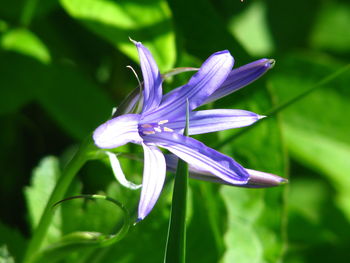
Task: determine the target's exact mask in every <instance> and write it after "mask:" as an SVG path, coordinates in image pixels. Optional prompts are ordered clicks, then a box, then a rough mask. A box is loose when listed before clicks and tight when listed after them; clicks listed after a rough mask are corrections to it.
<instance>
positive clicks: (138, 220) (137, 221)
mask: <svg viewBox="0 0 350 263" xmlns="http://www.w3.org/2000/svg"><path fill="white" fill-rule="evenodd" d="M142 220H143V218H140V217H139V218H137V219H136V221H135V223H134V224H133V225H134V226H136V225H137V224H138V223H139V222H140V221H142Z"/></svg>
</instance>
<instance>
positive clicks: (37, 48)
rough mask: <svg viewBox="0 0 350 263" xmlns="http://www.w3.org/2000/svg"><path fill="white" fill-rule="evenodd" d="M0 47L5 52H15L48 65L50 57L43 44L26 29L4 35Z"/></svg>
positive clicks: (11, 31)
mask: <svg viewBox="0 0 350 263" xmlns="http://www.w3.org/2000/svg"><path fill="white" fill-rule="evenodd" d="M0 47H1V48H2V49H4V50H7V51H15V52H18V53H21V54H23V55H26V56H31V57H33V58H35V59H37V60H39V61H40V62H42V63H45V64H47V63H50V61H51V56H50V52H49V50H48V48H47V47H46V46H45V44H44V43H43V42H42V41H41V40H40V39H39V38H38V37H37V36H36V35H35V34H34V33H32V32H30V31H29V30H27V29H22V28H18V29H12V30H10V31H7V32H6V33H4V34H3V35H2V37H1V39H0Z"/></svg>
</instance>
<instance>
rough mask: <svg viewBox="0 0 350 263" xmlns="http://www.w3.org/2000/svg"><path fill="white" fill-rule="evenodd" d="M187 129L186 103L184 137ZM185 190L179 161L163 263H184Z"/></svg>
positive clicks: (185, 176) (184, 170)
mask: <svg viewBox="0 0 350 263" xmlns="http://www.w3.org/2000/svg"><path fill="white" fill-rule="evenodd" d="M188 127H189V109H188V101H187V111H186V127H185V131H184V135H185V136H188ZM187 188H188V164H187V163H186V162H184V161H182V160H179V162H178V165H177V170H176V175H175V182H174V191H173V200H172V205H171V213H170V220H169V229H168V237H167V244H166V249H165V257H164V263H185V262H186V212H187Z"/></svg>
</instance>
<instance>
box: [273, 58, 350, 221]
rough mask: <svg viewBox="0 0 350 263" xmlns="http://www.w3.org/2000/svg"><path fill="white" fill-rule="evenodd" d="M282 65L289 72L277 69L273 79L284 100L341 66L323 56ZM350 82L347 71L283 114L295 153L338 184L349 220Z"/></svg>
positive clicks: (342, 205) (296, 60)
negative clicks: (349, 86) (347, 114)
mask: <svg viewBox="0 0 350 263" xmlns="http://www.w3.org/2000/svg"><path fill="white" fill-rule="evenodd" d="M283 64H284V68H285V69H284V70H285V72H279V73H278V74H276V76H274V78H273V81H272V83H273V89H274V92H275V95H276V96H277V98H278V100H280V101H285V100H286V99H287V98H290V97H292V96H294V94H295V93H299V92H301V91H302V90H304V89H307V88H308V87H309V86H310V85H312V84H314V83H315V82H317V80H319V79H321V78H323V77H324V76H327V75H329V74H331V73H333V72H334V71H336V70H337V69H339V68H340V67H341V65H342V64H338V63H335V62H334V61H332V60H328V59H324V58H322V57H321V58H319V57H317V56H315V57H309V58H304V57H301V56H298V55H295V56H293V58H289V59H286V60H285V61H284V62H283ZM349 81H350V79H349V74H347V73H344V74H343V75H341V76H339V77H338V79H335V80H333V81H332V83H329V84H327V85H325V86H324V87H323V88H320V89H318V90H316V91H314V92H313V93H311V94H310V95H308V96H307V97H305V98H304V99H303V100H301V101H299V102H297V103H295V104H294V105H292V106H290V107H289V109H287V110H286V111H285V112H284V113H283V123H284V128H285V131H286V139H287V145H288V149H289V150H290V151H291V154H292V157H293V158H294V159H296V160H298V162H301V163H303V164H304V165H305V166H308V167H310V168H311V169H313V170H315V171H317V172H319V173H321V174H324V175H325V176H326V177H327V178H328V180H329V181H330V182H331V183H332V184H333V185H334V187H335V189H336V193H337V203H338V205H339V207H340V208H341V209H342V210H343V211H344V212H345V213H346V215H347V217H348V219H349V220H350V206H349V205H348V202H347V200H349V198H350V195H349V192H348V190H347V189H349V187H350V181H349V180H348V177H347V176H346V172H345V171H347V170H348V169H349V165H348V161H347V156H349V153H350V138H349V132H350V125H349V123H348V121H347V119H346V118H344V114H346V112H349V111H350V106H349V103H348V99H347V98H349V97H350V92H349V89H348V83H349Z"/></svg>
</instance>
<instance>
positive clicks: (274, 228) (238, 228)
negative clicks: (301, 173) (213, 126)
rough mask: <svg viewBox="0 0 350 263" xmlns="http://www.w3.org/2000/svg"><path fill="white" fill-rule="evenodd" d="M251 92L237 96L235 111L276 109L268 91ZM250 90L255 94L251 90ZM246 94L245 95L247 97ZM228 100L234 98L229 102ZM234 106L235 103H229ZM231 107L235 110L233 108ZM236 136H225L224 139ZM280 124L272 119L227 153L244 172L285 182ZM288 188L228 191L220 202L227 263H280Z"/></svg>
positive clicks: (283, 242) (226, 149) (244, 136)
mask: <svg viewBox="0 0 350 263" xmlns="http://www.w3.org/2000/svg"><path fill="white" fill-rule="evenodd" d="M252 88H253V87H249V88H247V89H245V90H242V91H240V92H238V93H236V94H234V96H235V97H238V98H239V100H240V101H241V102H240V103H236V104H235V105H234V108H241V109H247V110H252V111H254V112H257V113H260V112H264V111H267V109H268V108H271V107H272V105H273V103H271V101H270V99H269V94H268V93H267V91H266V90H265V89H263V88H262V87H259V89H253V90H252ZM249 89H250V90H249ZM242 92H243V93H242ZM227 99H228V100H229V98H227ZM230 101H231V103H232V99H231V100H230ZM231 107H232V106H231ZM235 132H237V131H225V132H222V133H220V134H219V135H220V137H226V136H230V135H232V134H233V133H235ZM280 133H281V131H280V127H279V123H278V120H277V119H269V120H267V121H265V123H261V124H260V125H258V126H256V127H255V128H254V129H251V130H249V131H248V132H246V133H245V134H243V135H242V136H240V137H238V138H237V139H235V141H233V142H231V143H230V144H227V145H226V146H225V147H224V148H223V149H224V150H225V151H224V152H225V153H226V154H228V155H230V156H233V158H235V159H236V160H237V161H239V163H241V164H242V165H243V166H244V167H246V168H250V169H255V170H260V171H264V172H269V173H273V174H277V175H279V176H282V177H286V174H285V166H286V160H285V151H284V146H283V142H282V138H281V134H280ZM285 187H286V186H281V187H276V188H269V189H244V188H237V187H229V186H223V187H222V188H221V196H222V198H223V199H224V201H225V204H226V209H227V213H228V219H227V230H226V234H225V237H224V238H225V244H226V251H225V254H224V257H223V262H241V263H244V262H247V263H248V262H249V263H251V262H277V261H279V260H281V258H282V257H283V254H284V250H285V246H286V240H285V236H284V231H285V227H286V226H285V223H284V220H285V216H286V215H285V207H284V205H285V204H284V200H283V193H284V191H285V189H286V188H285Z"/></svg>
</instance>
